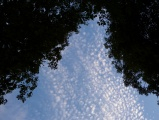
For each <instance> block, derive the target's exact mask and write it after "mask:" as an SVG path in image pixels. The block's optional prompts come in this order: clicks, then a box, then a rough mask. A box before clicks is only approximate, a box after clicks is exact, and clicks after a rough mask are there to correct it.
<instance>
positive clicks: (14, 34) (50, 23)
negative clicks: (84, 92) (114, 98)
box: [0, 0, 159, 104]
mask: <svg viewBox="0 0 159 120" xmlns="http://www.w3.org/2000/svg"><path fill="white" fill-rule="evenodd" d="M97 14H98V17H99V21H98V24H99V25H105V24H107V25H108V26H109V27H108V30H107V31H106V33H108V34H109V35H110V36H109V38H107V39H106V43H105V47H106V49H108V55H109V57H110V58H113V62H112V63H113V64H114V66H115V67H116V69H117V71H118V72H120V73H122V75H123V81H124V84H125V85H126V86H132V87H133V88H136V89H137V90H138V92H139V93H140V94H145V95H148V94H155V95H156V96H159V1H158V0H98V1H97V0H61V1H60V0H6V1H5V0H1V1H0V104H5V103H6V102H7V100H6V99H5V98H4V96H5V95H6V94H8V93H11V92H12V91H13V90H15V89H19V95H17V98H18V99H19V100H22V101H23V102H24V101H25V100H26V98H28V97H30V96H31V95H32V92H33V90H34V89H35V88H36V87H37V81H38V77H37V75H38V72H39V68H40V66H41V65H42V64H43V62H44V61H46V60H47V61H49V62H48V66H49V67H51V68H52V69H56V68H57V64H58V61H59V60H60V59H61V58H62V56H61V50H64V48H65V47H66V46H67V45H68V41H67V39H68V37H69V36H70V35H71V33H72V32H76V33H77V32H78V28H79V25H80V24H85V23H86V21H87V20H89V19H93V18H95V17H96V16H97ZM108 20H109V22H108V23H109V24H108V23H106V22H107V21H108Z"/></svg>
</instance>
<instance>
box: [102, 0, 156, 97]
mask: <svg viewBox="0 0 159 120" xmlns="http://www.w3.org/2000/svg"><path fill="white" fill-rule="evenodd" d="M107 11H108V12H109V15H110V17H109V20H110V21H111V24H110V27H109V29H108V31H107V32H108V33H110V37H109V38H108V39H106V43H105V47H106V48H107V49H108V50H109V57H110V58H113V62H112V63H113V64H114V65H115V67H116V69H117V71H118V72H120V73H122V74H123V80H124V83H125V85H126V86H132V87H133V88H136V89H137V90H138V91H139V93H140V94H145V95H148V94H155V95H156V96H157V97H158V96H159V2H158V1H156V0H151V1H150V0H140V1H139V0H129V1H126V0H112V1H111V2H110V3H109V4H108V5H107Z"/></svg>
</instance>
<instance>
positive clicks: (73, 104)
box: [0, 21, 146, 120]
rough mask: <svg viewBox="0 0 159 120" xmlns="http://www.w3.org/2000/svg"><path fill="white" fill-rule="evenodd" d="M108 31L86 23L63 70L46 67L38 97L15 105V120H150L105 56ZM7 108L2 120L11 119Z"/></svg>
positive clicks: (65, 54)
mask: <svg viewBox="0 0 159 120" xmlns="http://www.w3.org/2000/svg"><path fill="white" fill-rule="evenodd" d="M104 29H105V28H104V27H99V26H98V25H97V24H96V21H89V25H88V26H84V25H82V26H81V29H80V32H79V34H73V35H72V37H70V39H69V43H70V44H69V46H68V47H67V48H66V49H65V50H64V51H63V52H62V56H63V59H62V60H61V61H60V62H59V65H58V69H57V70H51V69H49V68H48V67H47V66H46V65H44V66H42V67H41V71H40V82H39V85H38V88H37V89H36V91H35V92H34V95H33V97H32V98H30V99H29V100H28V101H27V102H26V103H25V104H20V103H19V102H15V103H16V104H17V105H16V104H15V105H16V107H15V108H16V109H17V111H16V112H15V111H11V110H9V112H10V114H13V115H12V117H11V118H12V120H14V119H15V120H28V119H29V120H146V118H145V117H144V115H143V111H144V109H143V106H142V105H140V104H139V103H138V102H137V100H138V97H137V94H136V92H135V91H134V90H133V89H132V88H130V87H127V88H126V87H124V85H123V83H122V79H121V75H120V74H117V73H116V71H115V69H114V68H113V67H112V65H111V60H110V59H109V58H108V57H107V55H106V52H107V51H106V49H105V48H104V45H103V44H104V37H106V36H105V33H104V31H105V30H104ZM14 101H15V100H14ZM14 101H12V103H13V102H14ZM8 104H9V103H8ZM8 106H9V105H6V106H3V107H1V109H0V112H1V113H0V116H1V117H0V119H1V120H3V119H2V118H5V120H9V119H10V118H9V117H4V116H5V115H6V114H7V113H6V112H5V110H7V107H8ZM18 108H20V110H19V109H18ZM19 113H20V114H22V115H21V116H18V115H19ZM13 118H14V119H13Z"/></svg>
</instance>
